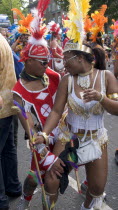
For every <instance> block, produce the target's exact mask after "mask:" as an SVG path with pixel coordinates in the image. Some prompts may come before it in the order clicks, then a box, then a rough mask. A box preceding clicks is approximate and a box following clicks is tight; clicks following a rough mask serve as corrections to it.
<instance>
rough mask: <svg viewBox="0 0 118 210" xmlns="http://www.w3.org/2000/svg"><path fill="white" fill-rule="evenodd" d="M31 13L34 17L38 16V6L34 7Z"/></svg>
mask: <svg viewBox="0 0 118 210" xmlns="http://www.w3.org/2000/svg"><path fill="white" fill-rule="evenodd" d="M31 13H32V15H33V17H38V10H37V9H36V8H33V9H32V10H31Z"/></svg>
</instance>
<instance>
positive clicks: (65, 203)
mask: <svg viewBox="0 0 118 210" xmlns="http://www.w3.org/2000/svg"><path fill="white" fill-rule="evenodd" d="M110 69H111V70H112V69H113V66H112V65H111V67H110ZM105 127H106V128H107V129H108V135H109V144H108V164H109V170H108V180H107V184H106V188H105V191H106V193H107V204H108V205H109V206H110V207H111V208H112V209H113V210H118V166H117V165H116V163H115V160H114V153H115V150H116V148H117V147H118V117H117V116H113V115H110V114H108V113H105ZM17 151H18V171H19V179H20V181H21V182H22V183H23V182H24V179H25V177H26V176H27V171H28V170H29V167H30V160H31V153H30V150H29V149H28V148H27V141H25V140H24V130H23V128H22V126H21V124H20V122H19V132H18V148H17ZM79 177H80V181H81V182H82V181H83V180H84V177H85V170H84V167H80V168H79ZM70 180H71V183H70V184H69V186H68V188H67V190H66V192H65V194H64V195H59V199H58V201H57V204H56V208H55V209H56V210H65V209H68V210H73V209H74V210H80V206H81V204H82V202H83V201H84V198H83V197H82V196H81V195H80V194H78V193H77V190H76V188H77V187H76V181H75V174H74V172H72V173H71V174H70ZM19 199H20V198H17V199H10V210H16V206H17V204H18V202H19ZM31 210H42V207H41V189H40V186H39V187H38V189H37V192H36V193H35V194H34V196H33V199H32V202H31Z"/></svg>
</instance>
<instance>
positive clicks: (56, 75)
mask: <svg viewBox="0 0 118 210" xmlns="http://www.w3.org/2000/svg"><path fill="white" fill-rule="evenodd" d="M46 74H47V75H48V76H53V77H55V78H58V79H60V74H58V73H57V72H55V71H54V70H52V69H51V68H49V67H48V68H47V69H46Z"/></svg>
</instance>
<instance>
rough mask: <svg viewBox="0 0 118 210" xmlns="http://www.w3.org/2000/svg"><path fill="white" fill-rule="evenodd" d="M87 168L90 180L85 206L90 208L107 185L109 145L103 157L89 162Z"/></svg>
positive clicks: (103, 152)
mask: <svg viewBox="0 0 118 210" xmlns="http://www.w3.org/2000/svg"><path fill="white" fill-rule="evenodd" d="M85 168H86V175H87V181H88V191H87V195H86V200H85V203H84V206H85V208H88V209H90V208H92V207H93V206H94V204H95V203H96V202H97V200H99V198H100V197H101V196H102V194H103V192H104V188H105V185H106V181H107V171H108V162H107V147H105V148H104V150H103V151H102V157H101V159H97V160H95V161H93V162H90V163H87V164H86V166H85Z"/></svg>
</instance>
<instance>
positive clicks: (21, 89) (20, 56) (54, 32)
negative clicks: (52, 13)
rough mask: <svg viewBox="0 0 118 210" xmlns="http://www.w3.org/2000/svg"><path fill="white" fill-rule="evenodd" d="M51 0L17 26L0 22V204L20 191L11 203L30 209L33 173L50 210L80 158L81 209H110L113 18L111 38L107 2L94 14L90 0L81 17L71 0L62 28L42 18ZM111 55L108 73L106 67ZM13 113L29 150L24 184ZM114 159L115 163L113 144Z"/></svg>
mask: <svg viewBox="0 0 118 210" xmlns="http://www.w3.org/2000/svg"><path fill="white" fill-rule="evenodd" d="M48 4H49V2H47V1H45V4H44V1H43V0H40V1H39V2H38V6H37V11H34V14H33V15H32V14H28V15H27V16H26V17H25V16H24V15H23V19H22V20H20V21H19V26H17V25H14V24H13V25H12V26H11V27H10V28H9V30H6V29H4V28H0V79H1V82H0V210H8V209H9V200H8V196H10V197H18V196H21V198H20V202H19V203H18V204H17V206H16V209H18V210H28V209H30V203H31V199H32V196H33V193H34V191H35V189H36V187H37V185H38V182H37V181H36V180H39V183H40V184H41V189H42V207H43V210H53V209H54V208H55V205H56V201H57V199H58V194H59V191H60V193H61V194H63V193H64V192H65V190H66V188H67V186H68V182H69V181H68V175H69V173H70V172H71V171H72V170H73V169H77V168H78V167H81V165H82V166H83V165H84V166H85V171H86V174H85V177H86V180H84V182H83V183H82V184H80V183H79V179H78V172H77V170H76V178H77V185H78V190H79V191H81V193H83V191H82V189H84V193H86V198H85V201H84V203H82V205H81V210H89V209H90V210H95V209H98V210H105V209H106V210H111V208H110V207H109V206H108V205H107V204H106V202H105V199H104V198H105V196H104V195H105V193H104V190H105V185H106V181H107V174H108V161H107V144H108V135H107V130H106V128H105V127H104V111H105V110H106V111H107V112H108V113H110V114H113V115H118V102H117V100H118V83H117V77H118V65H117V62H118V50H117V47H118V27H117V26H118V23H117V21H116V22H115V21H114V23H113V25H112V26H111V28H112V29H114V39H112V38H111V36H110V35H109V34H108V35H106V34H104V33H103V32H104V24H105V23H106V22H107V21H108V20H107V18H106V17H105V11H106V9H107V6H106V5H103V6H102V7H101V8H100V9H99V11H98V12H95V13H93V14H92V16H91V18H92V19H91V18H90V17H88V16H87V14H88V11H89V3H88V4H87V5H86V7H87V8H86V10H85V11H84V10H83V9H82V11H81V17H80V15H78V14H79V11H78V8H81V7H80V2H79V1H78V5H76V4H73V5H71V4H72V1H69V13H68V18H67V19H66V20H65V21H63V22H64V25H63V28H62V29H61V28H60V25H59V24H58V23H55V22H54V21H51V22H49V23H48V24H47V25H46V24H45V23H44V22H43V18H44V12H45V10H46V8H47V7H48ZM82 6H83V8H85V6H84V5H82ZM13 10H14V11H16V12H18V10H17V9H13ZM18 14H19V12H18ZM75 14H76V15H75ZM85 17H87V18H85ZM96 17H97V18H96ZM75 20H76V21H75ZM99 20H102V21H99ZM101 22H102V23H101ZM26 23H27V24H26ZM93 23H94V24H93ZM78 25H79V26H80V29H79V28H78ZM64 29H66V30H64ZM98 29H99V30H98ZM112 62H113V64H114V72H113V73H111V72H110V71H108V70H106V69H107V67H109V66H110V65H111V63H112ZM106 66H107V67H106ZM19 109H20V110H21V111H20V112H19ZM18 118H19V119H20V122H21V124H22V126H23V128H24V131H25V137H24V138H27V139H29V145H30V149H31V153H32V159H31V170H30V171H29V174H28V175H27V177H26V178H25V180H24V184H23V187H22V185H21V183H20V181H19V177H18V163H17V146H18V145H17V142H18ZM34 118H35V119H36V121H37V123H35V122H34ZM115 159H116V162H117V163H118V150H116V152H115ZM34 177H35V178H34ZM52 186H53V187H52Z"/></svg>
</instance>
